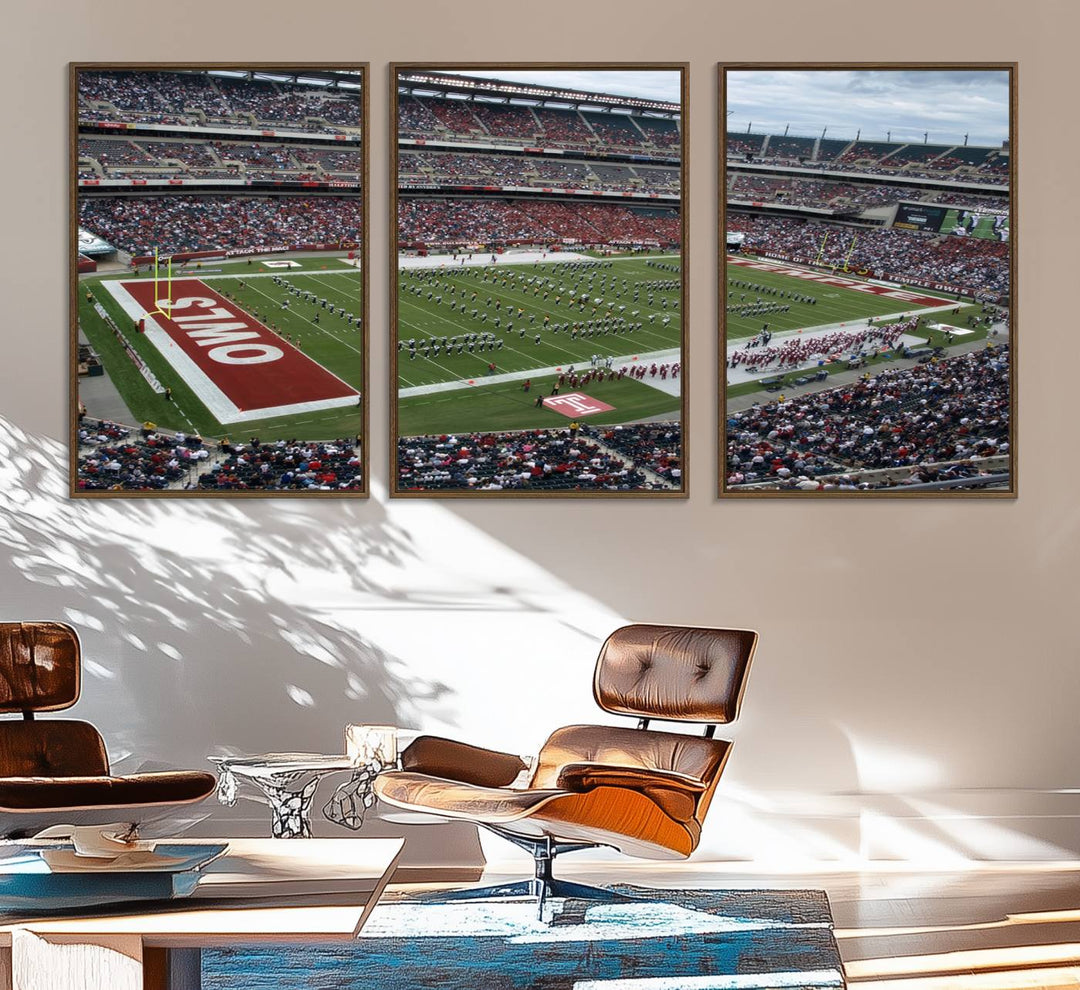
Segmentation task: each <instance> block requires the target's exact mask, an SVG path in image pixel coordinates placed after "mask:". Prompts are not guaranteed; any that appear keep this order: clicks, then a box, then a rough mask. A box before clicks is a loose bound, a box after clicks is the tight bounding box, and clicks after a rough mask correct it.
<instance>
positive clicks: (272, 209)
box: [79, 195, 361, 255]
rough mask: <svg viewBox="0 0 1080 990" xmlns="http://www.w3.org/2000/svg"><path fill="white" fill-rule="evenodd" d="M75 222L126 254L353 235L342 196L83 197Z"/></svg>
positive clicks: (355, 213)
mask: <svg viewBox="0 0 1080 990" xmlns="http://www.w3.org/2000/svg"><path fill="white" fill-rule="evenodd" d="M79 224H80V226H82V227H84V228H85V229H86V230H89V231H90V232H91V233H94V234H97V235H98V236H99V237H101V238H103V239H104V240H106V241H108V242H109V243H111V244H114V245H116V246H117V247H118V248H120V249H121V250H124V251H128V252H130V253H131V254H136V255H138V254H150V253H152V252H153V250H154V248H155V247H156V248H158V249H159V251H161V252H163V253H167V254H172V253H176V252H182V251H208V250H216V249H231V248H237V249H238V248H249V247H270V246H279V245H280V246H282V247H296V246H300V245H304V244H317V243H339V242H342V241H345V242H358V241H359V240H360V224H361V218H360V200H359V199H358V198H356V197H344V196H303V197H290V196H275V197H259V196H218V195H212V196H189V195H178V196H139V197H123V196H101V197H98V196H83V197H80V200H79Z"/></svg>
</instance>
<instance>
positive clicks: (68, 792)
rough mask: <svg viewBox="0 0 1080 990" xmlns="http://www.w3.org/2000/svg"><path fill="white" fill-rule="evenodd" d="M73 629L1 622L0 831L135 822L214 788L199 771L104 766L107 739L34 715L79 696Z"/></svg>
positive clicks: (82, 726) (70, 722) (81, 725)
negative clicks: (121, 770) (15, 715)
mask: <svg viewBox="0 0 1080 990" xmlns="http://www.w3.org/2000/svg"><path fill="white" fill-rule="evenodd" d="M80 661H81V651H80V647H79V637H78V635H77V634H76V632H75V630H74V629H72V628H71V627H70V626H67V625H64V624H63V623H60V622H0V712H5V713H11V712H21V713H22V720H21V721H16V720H0V835H5V836H16V835H18V836H26V835H32V834H33V833H35V832H37V831H38V830H40V829H42V828H46V827H48V826H49V825H54V824H61V823H65V824H66V823H72V824H109V823H113V822H124V823H132V824H135V825H137V824H139V823H140V822H144V821H147V820H149V819H152V818H159V817H162V816H163V815H164V814H167V813H168V811H169V809H170V808H174V807H175V806H177V805H187V804H194V803H196V802H198V801H202V800H203V798H205V797H206V796H207V795H209V794H210V793H212V792H213V790H214V787H215V784H216V781H215V778H214V776H213V774H209V773H200V772H197V771H176V772H164V773H137V774H131V775H130V776H124V777H117V776H113V775H111V774H110V773H109V758H108V755H107V754H106V752H105V744H104V742H103V741H102V739H101V736H100V735H99V734H98V731H97V729H95V728H94V727H93V726H92V725H90V723H89V722H79V721H75V720H74V719H41V720H35V719H34V715H35V713H36V712H54V711H59V710H61V709H64V708H70V707H71V706H72V705H74V704H75V702H76V701H77V700H78V698H79V688H80V676H79V674H80V667H81V662H80Z"/></svg>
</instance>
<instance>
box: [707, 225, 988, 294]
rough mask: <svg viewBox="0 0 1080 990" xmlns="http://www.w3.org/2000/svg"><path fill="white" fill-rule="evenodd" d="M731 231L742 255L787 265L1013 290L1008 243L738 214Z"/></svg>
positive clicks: (974, 289)
mask: <svg viewBox="0 0 1080 990" xmlns="http://www.w3.org/2000/svg"><path fill="white" fill-rule="evenodd" d="M727 226H728V230H740V231H742V232H743V233H745V235H746V239H745V241H744V242H743V250H744V251H748V252H751V253H760V254H767V255H769V256H771V257H774V258H781V259H783V260H785V261H795V262H801V263H803V264H811V263H814V262H818V263H820V264H822V265H826V266H831V265H844V264H846V265H847V266H848V267H850V268H852V269H856V270H869V271H871V272H874V273H876V274H877V276H878V277H880V278H885V279H889V280H895V281H901V282H924V283H929V284H942V285H948V286H953V287H955V288H956V290H957V291H963V292H965V293H968V294H971V295H980V294H984V293H988V294H1003V293H1007V292H1008V288H1009V245H1008V243H1007V242H1001V241H994V240H990V239H987V238H981V237H979V238H976V237H954V236H949V235H938V234H929V233H921V232H918V231H906V230H900V229H898V228H895V227H889V228H863V227H859V228H853V227H836V226H833V225H829V224H825V223H820V222H816V221H806V220H798V219H788V218H781V217H764V216H755V217H749V216H746V217H740V216H737V215H735V214H732V215H730V216H729V217H728V225H727ZM826 235H830V236H829V237H827V238H826ZM837 235H839V236H837Z"/></svg>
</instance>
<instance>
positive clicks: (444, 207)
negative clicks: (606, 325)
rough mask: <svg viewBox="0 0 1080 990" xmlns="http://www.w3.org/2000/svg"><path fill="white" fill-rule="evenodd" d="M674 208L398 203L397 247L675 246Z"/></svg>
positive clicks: (444, 201) (501, 202)
mask: <svg viewBox="0 0 1080 990" xmlns="http://www.w3.org/2000/svg"><path fill="white" fill-rule="evenodd" d="M680 237H681V225H680V222H679V215H678V210H677V209H675V208H645V207H640V208H633V207H628V206H624V205H622V204H616V203H592V202H587V203H578V202H570V203H567V202H556V201H553V200H542V199H530V200H525V199H520V200H500V199H486V198H485V199H432V198H427V197H424V198H412V197H402V198H401V199H399V200H398V243H399V245H400V246H402V247H406V246H421V247H426V246H448V245H454V244H513V243H519V244H520V243H544V242H552V241H561V240H564V239H565V240H568V241H574V242H578V243H582V244H627V245H629V244H655V245H676V244H678V243H679V241H680Z"/></svg>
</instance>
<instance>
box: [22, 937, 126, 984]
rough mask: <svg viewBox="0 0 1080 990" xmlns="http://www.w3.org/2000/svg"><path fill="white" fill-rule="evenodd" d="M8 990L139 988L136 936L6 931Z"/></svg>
mask: <svg viewBox="0 0 1080 990" xmlns="http://www.w3.org/2000/svg"><path fill="white" fill-rule="evenodd" d="M11 975H12V979H11V986H12V990H57V988H58V987H78V988H79V990H143V949H142V939H141V938H140V937H139V936H138V935H108V936H98V935H80V936H70V935H37V934H35V933H34V932H30V931H27V930H26V929H25V928H16V929H15V930H14V931H12V933H11Z"/></svg>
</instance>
